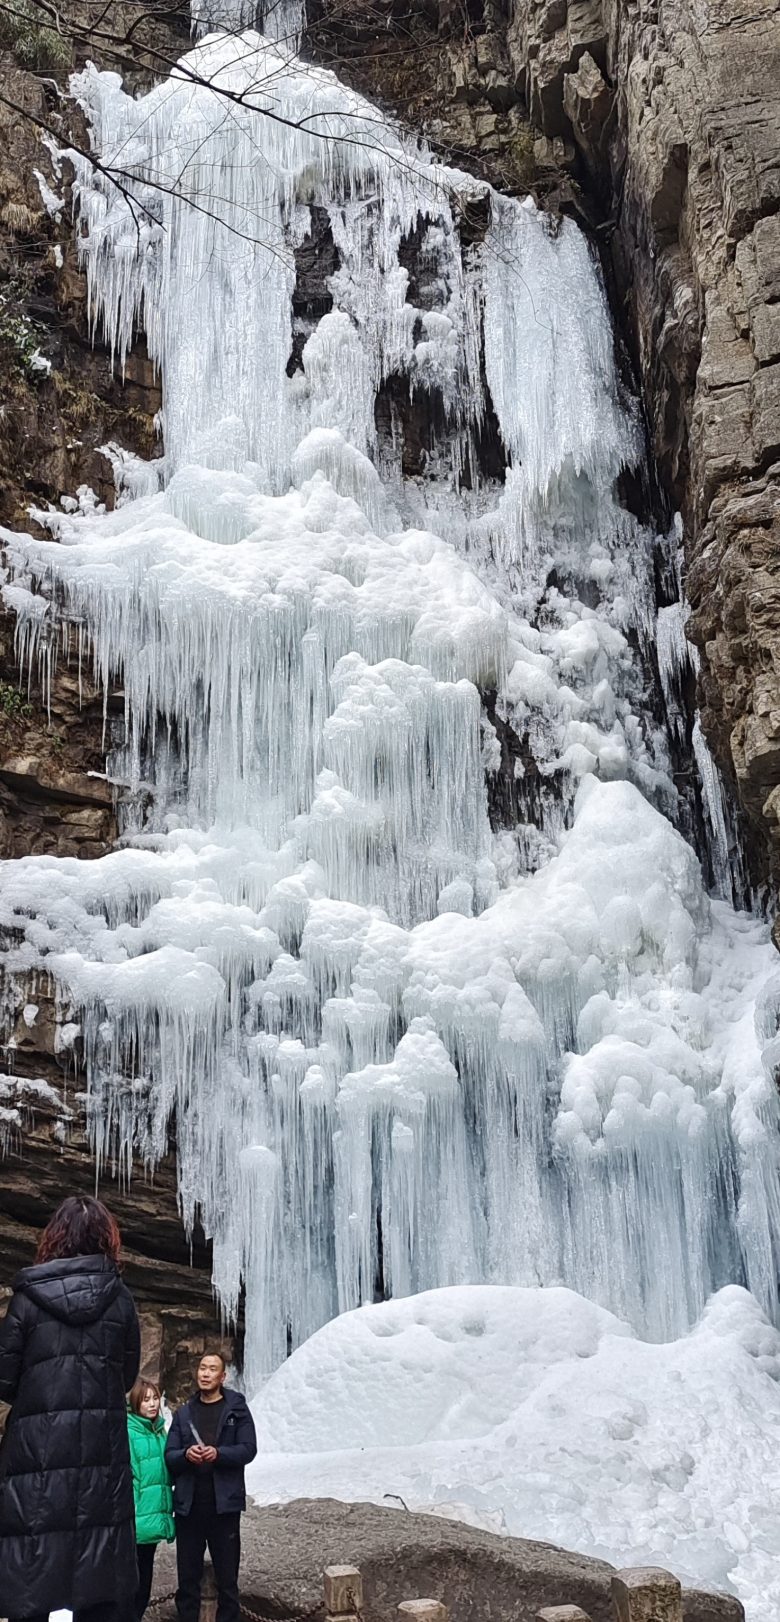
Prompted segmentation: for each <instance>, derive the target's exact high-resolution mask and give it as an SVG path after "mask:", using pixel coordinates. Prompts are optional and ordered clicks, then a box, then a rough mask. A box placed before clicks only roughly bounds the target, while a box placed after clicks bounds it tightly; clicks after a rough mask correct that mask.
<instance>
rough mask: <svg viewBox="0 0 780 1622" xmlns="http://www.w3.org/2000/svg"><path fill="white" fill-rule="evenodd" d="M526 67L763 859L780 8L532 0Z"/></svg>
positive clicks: (706, 707)
mask: <svg viewBox="0 0 780 1622" xmlns="http://www.w3.org/2000/svg"><path fill="white" fill-rule="evenodd" d="M509 48H510V55H511V58H512V62H513V65H514V68H515V71H516V73H517V75H518V79H519V82H520V83H521V85H522V87H523V91H524V94H525V97H526V100H527V104H528V106H529V109H530V112H531V114H532V116H533V117H534V118H536V119H538V121H539V122H540V124H541V126H542V128H543V130H544V132H545V134H546V136H547V137H548V139H552V140H553V141H555V140H559V141H564V142H566V141H573V143H574V145H575V148H576V151H577V154H578V166H579V174H580V178H581V181H582V184H583V186H584V187H585V188H586V189H588V190H589V192H590V195H591V198H592V201H593V204H594V206H595V208H596V209H597V210H598V211H599V212H600V216H601V219H600V221H599V229H600V232H601V234H602V237H603V238H604V239H606V241H607V243H608V245H609V254H610V259H611V265H612V270H613V274H614V282H615V286H616V288H617V290H618V294H619V301H620V308H619V310H618V314H620V315H622V317H623V319H624V320H626V319H627V326H628V330H629V332H630V334H631V337H632V340H633V347H634V353H635V359H636V364H637V369H638V375H639V378H640V381H641V385H642V392H643V397H644V403H645V408H646V413H647V420H648V423H649V428H650V437H651V444H652V449H653V452H654V455H655V459H656V464H657V468H658V472H659V476H660V480H661V484H662V487H663V489H664V490H665V492H666V493H667V495H668V497H669V499H670V501H671V502H672V504H673V505H674V506H675V507H678V508H679V509H680V510H681V512H682V514H683V517H684V520H685V535H686V555H687V566H688V575H687V593H688V597H689V600H690V602H691V605H692V608H693V614H692V617H691V620H690V622H689V626H688V634H689V636H690V637H691V639H692V641H693V642H695V644H696V645H697V646H698V648H699V651H700V654H701V676H700V683H699V695H698V697H699V705H700V708H701V713H702V723H703V728H704V732H705V736H706V737H707V739H708V741H709V743H710V746H711V748H712V750H713V753H714V754H715V757H716V759H717V761H718V763H719V765H720V767H721V769H722V770H723V772H724V774H725V775H726V777H727V778H728V779H730V780H731V782H732V784H733V785H734V786H735V788H736V792H737V795H738V798H739V800H740V802H741V804H742V806H743V808H744V810H745V812H746V814H747V819H748V827H749V830H750V834H749V842H750V845H751V847H752V848H751V850H750V852H749V855H750V857H751V866H752V870H753V873H754V874H755V875H757V876H760V875H762V874H766V873H767V872H769V873H770V874H771V876H772V878H773V879H774V881H775V884H776V881H777V874H778V855H779V854H780V843H779V842H780V827H778V815H779V814H780V789H778V784H780V704H779V703H778V700H779V698H780V687H779V685H778V683H779V678H780V669H779V667H778V650H779V648H780V644H778V633H779V632H780V572H778V571H779V569H780V565H779V564H778V556H779V543H780V496H779V495H778V471H780V470H779V469H778V455H779V454H780V215H778V209H780V10H778V7H777V5H772V4H771V3H764V4H762V3H761V0H759V3H757V4H755V5H753V6H750V7H748V6H747V5H744V4H741V3H740V0H709V3H706V4H704V5H701V6H700V5H694V4H692V3H689V0H663V3H661V4H656V3H655V0H647V3H646V0H639V3H634V0H603V5H602V4H599V0H571V3H569V4H567V0H548V3H547V4H544V5H541V6H538V5H531V4H528V3H527V0H518V3H517V5H516V8H515V16H514V20H513V22H512V23H511V25H510V28H509Z"/></svg>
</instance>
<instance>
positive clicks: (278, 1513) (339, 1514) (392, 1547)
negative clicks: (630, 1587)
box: [154, 1498, 744, 1622]
mask: <svg viewBox="0 0 780 1622" xmlns="http://www.w3.org/2000/svg"><path fill="white" fill-rule="evenodd" d="M242 1542H243V1551H244V1552H243V1560H242V1582H241V1592H242V1598H243V1599H244V1602H245V1603H246V1604H247V1605H248V1606H250V1607H256V1608H259V1609H261V1610H263V1611H266V1612H268V1613H270V1614H278V1615H279V1616H293V1615H295V1616H302V1615H304V1614H305V1613H307V1612H309V1611H311V1610H312V1608H313V1607H315V1606H317V1605H318V1604H319V1603H320V1601H321V1598H322V1573H323V1571H324V1569H325V1567H326V1566H329V1565H356V1566H358V1567H359V1568H360V1571H361V1574H362V1576H363V1585H364V1595H365V1609H364V1619H365V1622H391V1619H392V1622H397V1618H396V1607H397V1606H398V1605H399V1604H400V1602H401V1601H402V1600H406V1599H439V1600H443V1601H444V1602H445V1604H446V1605H447V1606H448V1608H449V1611H450V1617H451V1619H452V1622H478V1619H479V1622H533V1619H534V1618H535V1616H536V1612H537V1611H538V1610H540V1609H541V1608H542V1607H544V1606H549V1605H564V1604H572V1605H579V1606H581V1607H582V1609H583V1610H584V1611H586V1612H587V1613H588V1615H589V1616H590V1617H591V1618H592V1622H611V1619H612V1608H611V1596H610V1584H611V1579H612V1575H613V1571H614V1568H613V1567H612V1566H610V1565H608V1564H607V1563H606V1561H603V1560H589V1559H588V1558H587V1557H586V1556H585V1555H581V1554H571V1553H569V1552H568V1551H567V1550H566V1549H558V1548H556V1547H555V1546H554V1545H553V1544H551V1543H535V1542H530V1541H526V1540H525V1539H521V1538H504V1537H496V1536H495V1535H494V1534H492V1533H490V1532H480V1531H477V1530H475V1529H474V1528H473V1527H469V1526H465V1525H463V1524H462V1523H461V1522H459V1521H450V1520H444V1519H442V1518H441V1517H439V1516H436V1515H417V1514H411V1513H409V1511H407V1510H405V1509H401V1508H392V1509H391V1508H386V1509H385V1508H381V1507H379V1506H378V1505H375V1504H342V1503H337V1502H336V1501H335V1500H333V1499H327V1498H326V1499H318V1500H317V1499H301V1500H298V1501H297V1502H295V1503H292V1504H285V1505H280V1506H275V1507H272V1508H268V1509H257V1508H253V1509H252V1510H251V1511H250V1512H249V1513H248V1514H247V1515H246V1516H245V1517H244V1520H243V1531H242ZM174 1587H175V1557H174V1552H173V1550H172V1549H168V1548H166V1549H162V1550H160V1552H159V1553H158V1556H157V1570H156V1576H155V1589H154V1593H155V1594H156V1595H158V1596H159V1595H164V1594H168V1593H170V1592H171V1591H172V1590H173V1588H174ZM158 1614H159V1615H160V1616H161V1617H162V1618H165V1617H166V1616H167V1614H168V1613H167V1611H166V1610H161V1611H160V1612H159V1613H158ZM173 1614H174V1613H173V1610H172V1608H171V1612H170V1615H171V1616H172V1615H173ZM743 1614H744V1613H743V1610H742V1606H741V1605H740V1604H739V1601H738V1600H735V1599H732V1598H730V1597H728V1596H725V1595H717V1594H702V1593H699V1592H693V1591H686V1592H685V1595H684V1615H685V1622H742V1618H743Z"/></svg>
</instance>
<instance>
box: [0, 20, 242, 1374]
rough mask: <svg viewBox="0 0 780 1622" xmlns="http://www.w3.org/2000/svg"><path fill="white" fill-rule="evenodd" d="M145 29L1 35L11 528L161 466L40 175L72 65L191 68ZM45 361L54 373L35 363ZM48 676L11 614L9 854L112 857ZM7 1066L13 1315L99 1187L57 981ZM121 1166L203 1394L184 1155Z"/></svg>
mask: <svg viewBox="0 0 780 1622" xmlns="http://www.w3.org/2000/svg"><path fill="white" fill-rule="evenodd" d="M112 12H113V17H112V29H113V31H114V32H115V33H116V35H117V37H118V38H121V35H122V28H123V13H126V14H127V20H128V21H131V20H133V13H132V8H130V9H128V7H127V6H124V7H123V6H122V4H120V5H117V6H116V7H113V8H112ZM95 16H97V8H95ZM71 17H73V18H74V19H75V25H76V27H77V30H78V28H83V27H85V26H86V25H87V24H88V23H89V20H90V19H89V7H88V6H87V8H86V10H85V8H84V6H83V5H82V6H79V5H78V4H75V3H74V4H73V5H66V6H65V7H64V9H63V18H64V21H65V23H66V24H67V22H68V20H69V19H70V18H71ZM135 20H136V21H137V13H136V17H135ZM0 22H2V19H0ZM143 28H145V29H146V32H145V34H144V36H143V37H144V40H145V46H146V47H148V49H146V48H145V47H144V46H143V45H142V48H141V49H140V50H139V51H137V52H136V53H135V55H134V60H133V62H132V63H131V64H128V63H126V62H122V61H121V59H120V60H118V59H117V54H116V52H115V51H114V49H113V48H112V47H111V46H110V45H108V44H107V45H106V46H105V47H104V48H103V50H102V51H101V50H100V48H99V47H97V46H96V47H95V48H94V49H93V50H92V51H91V52H90V51H89V49H88V46H89V41H88V39H87V38H86V37H83V38H82V37H81V36H80V35H79V34H78V33H77V37H76V39H75V43H74V47H73V49H72V51H71V52H70V62H65V63H63V62H60V61H57V62H49V61H48V60H44V61H39V63H38V66H39V67H40V69H41V71H40V72H38V71H30V69H29V67H25V68H23V67H22V66H21V65H20V61H19V55H18V53H16V52H15V51H14V50H13V49H10V48H7V49H3V48H2V47H4V46H9V44H13V41H8V40H7V39H5V38H3V36H2V34H0V91H2V95H3V97H4V98H5V100H4V101H3V102H0V400H2V414H0V523H3V524H6V525H9V526H11V527H15V528H27V527H29V525H30V517H29V507H30V506H40V507H44V508H45V507H46V506H47V505H48V504H51V505H53V506H58V505H59V501H60V497H61V496H72V495H74V493H75V492H76V491H77V490H78V488H79V486H89V487H90V488H91V490H92V491H93V492H94V497H95V498H96V499H97V500H98V501H100V502H104V503H105V504H106V505H107V506H109V507H110V506H112V505H113V502H114V478H113V471H112V465H111V461H110V458H109V457H108V456H107V455H106V454H105V453H104V452H102V451H101V449H100V447H101V446H103V445H106V444H108V443H110V442H112V441H113V442H118V443H121V445H122V446H123V447H124V448H125V449H128V450H131V451H135V452H136V453H138V454H140V455H143V456H145V457H150V456H153V455H155V454H159V448H160V447H159V444H158V441H157V437H156V432H155V428H154V415H155V413H156V412H157V411H158V409H159V406H160V389H159V383H158V380H157V379H156V378H155V377H154V375H153V372H152V368H151V366H150V364H149V362H148V360H147V359H146V356H145V351H144V347H143V343H142V342H141V344H140V347H138V346H136V350H135V352H134V354H133V356H132V357H131V358H130V362H129V367H128V369H127V373H126V376H125V378H124V379H120V378H119V377H118V376H117V375H115V373H114V372H113V370H112V367H111V363H110V357H109V355H108V354H107V352H106V350H105V348H104V347H103V346H101V345H100V343H96V344H94V345H93V340H92V335H91V333H90V329H89V321H88V315H87V301H86V286H85V282H84V278H83V277H82V276H81V274H80V272H79V270H78V267H77V263H76V249H75V242H74V235H73V229H72V225H71V223H70V221H69V219H68V217H67V210H64V211H63V212H62V213H61V214H59V217H55V216H54V215H51V214H49V213H47V212H46V209H45V208H44V205H43V201H42V196H41V190H40V188H39V185H38V182H37V180H36V178H35V174H34V170H36V169H38V170H41V171H42V172H43V173H44V174H45V175H46V176H47V177H48V181H49V184H50V186H51V189H52V191H57V190H58V181H57V177H56V176H55V175H54V174H53V173H52V170H51V165H50V163H49V158H48V154H47V152H46V149H45V147H44V146H43V145H42V143H41V139H40V133H41V130H40V125H41V124H43V125H45V126H46V127H47V128H48V129H49V130H51V131H52V132H53V134H54V135H55V138H57V139H59V140H60V141H61V142H62V143H63V144H67V141H68V139H74V140H76V141H81V142H83V140H84V130H83V128H82V127H80V125H79V122H78V116H77V113H76V111H75V109H73V108H72V107H70V106H67V104H63V103H62V102H61V101H60V99H59V97H58V94H57V90H56V85H55V82H54V79H53V77H52V74H53V73H58V74H59V77H60V79H62V76H63V73H64V72H65V71H66V69H67V66H68V65H74V66H78V65H79V62H80V61H83V59H84V57H85V56H86V55H87V54H93V55H95V56H98V57H100V56H101V54H102V56H103V58H104V61H105V65H111V66H118V67H122V68H123V70H124V71H126V70H127V68H128V66H129V68H130V71H131V73H132V74H134V75H135V76H136V79H137V80H138V82H143V80H144V77H146V79H147V80H148V78H149V77H150V73H151V71H152V69H153V63H154V60H155V57H154V55H153V52H154V51H156V50H159V51H161V52H163V53H165V54H167V55H168V56H169V57H170V58H171V59H175V58H176V56H177V55H179V54H180V53H181V50H182V49H185V48H186V42H187V38H188V17H185V15H184V12H183V11H182V15H181V17H179V18H178V19H177V18H176V17H175V15H174V14H173V11H172V12H171V18H170V20H169V22H168V24H167V29H166V30H162V31H161V30H159V29H157V30H156V32H151V33H150V31H149V25H146V24H142V31H143ZM25 51H27V52H28V51H29V42H25ZM22 54H23V55H24V53H22ZM44 69H45V70H46V71H43V70H44ZM8 102H10V103H14V104H15V106H9V105H8V104H7V103H8ZM64 106H65V109H66V110H63V107H64ZM25 113H26V114H27V115H28V116H27V117H25V116H23V114H25ZM36 121H39V122H36ZM36 352H37V353H38V354H39V355H40V356H41V357H42V358H43V360H44V362H45V363H46V364H45V365H43V366H39V365H36V364H35V362H34V357H35V354H36ZM0 610H1V605H0ZM37 674H38V673H37V670H36V671H33V673H32V681H31V684H30V687H29V691H28V688H27V683H26V680H25V681H24V682H23V683H22V685H21V687H20V684H19V670H18V662H17V657H16V651H15V648H14V616H13V614H12V613H10V612H8V611H6V610H2V611H0V857H18V856H25V855H30V854H35V855H40V854H49V853H51V854H55V855H57V856H70V857H82V858H88V857H92V856H99V855H102V854H103V853H104V852H105V851H106V850H108V849H110V848H111V846H112V844H113V843H114V840H115V839H116V834H117V822H116V815H115V800H114V791H113V790H112V788H111V786H110V784H109V783H108V782H107V781H106V779H105V749H104V730H103V698H102V695H98V694H96V693H95V692H94V690H93V689H92V688H91V687H90V684H89V680H88V677H86V678H84V679H82V682H81V684H79V679H78V673H77V670H76V668H75V666H73V667H71V666H69V665H68V664H67V662H66V661H65V660H64V659H60V660H59V662H58V664H57V666H56V669H55V670H54V674H53V678H52V682H51V693H50V704H49V707H48V710H47V708H46V707H45V704H44V694H43V691H42V689H41V686H40V683H39V682H38V680H37ZM119 709H120V712H121V705H120V706H119ZM110 722H111V714H110V713H109V726H110ZM24 1006H26V1007H27V1010H28V1015H27V1019H25V1016H24V1012H23V1007H24ZM32 1008H36V1009H37V1013H36V1014H35V1016H34V1018H33V1017H31V1015H30V1012H29V1010H30V1009H32ZM0 1072H2V1074H0V1312H1V1311H2V1310H3V1300H4V1299H5V1298H6V1297H7V1294H8V1291H9V1289H10V1286H11V1282H12V1280H13V1277H14V1274H15V1273H16V1272H17V1271H18V1269H19V1268H20V1267H22V1266H25V1265H27V1264H28V1263H29V1262H31V1261H32V1259H33V1255H34V1252H35V1247H36V1244H37V1240H38V1237H39V1234H40V1230H41V1228H42V1227H43V1225H44V1224H45V1222H46V1221H47V1220H48V1218H49V1216H50V1215H51V1213H52V1210H53V1209H54V1207H55V1206H56V1205H57V1204H58V1203H59V1201H60V1200H61V1199H62V1198H63V1197H64V1195H66V1194H70V1193H82V1192H83V1193H94V1192H95V1189H96V1167H95V1162H94V1157H93V1154H92V1149H91V1145H90V1142H89V1138H88V1133H87V1122H86V1110H85V1098H84V1094H83V1091H82V1090H81V1089H83V1086H84V1082H83V1077H80V1075H79V1071H78V1041H77V1040H76V1042H75V1045H70V1044H69V1043H68V1042H67V1041H63V1038H62V1029H61V1019H60V1021H59V1022H58V1017H57V1013H56V1010H55V1004H54V1000H53V994H52V990H51V988H49V987H46V986H41V985H40V984H39V985H37V986H35V987H31V988H30V995H29V1001H28V1002H27V1004H26V1005H25V1004H22V1005H20V1007H19V1011H18V1018H17V1022H16V1028H15V1030H14V1032H13V1036H12V1041H11V1045H10V1048H9V1049H7V1050H6V1051H4V1052H3V1053H2V1054H0ZM9 1073H10V1076H11V1077H12V1078H13V1081H11V1079H10V1077H9ZM31 1084H32V1085H31ZM40 1084H43V1089H44V1091H43V1092H42V1091H41V1085H40ZM4 1112H10V1122H9V1120H8V1119H7V1116H6V1114H5V1113H4ZM14 1116H16V1120H14V1118H13V1117H14ZM117 1172H118V1168H116V1167H114V1166H111V1165H108V1166H104V1167H103V1168H102V1169H101V1174H100V1178H99V1183H98V1192H99V1193H100V1194H101V1195H102V1197H104V1198H105V1199H106V1200H107V1202H108V1203H109V1204H110V1205H111V1207H112V1209H113V1210H114V1211H115V1213H116V1215H117V1217H118V1219H119V1222H120V1225H121V1227H122V1230H123V1235H124V1239H125V1245H126V1255H125V1269H126V1277H127V1280H128V1283H129V1284H130V1287H131V1288H132V1290H133V1293H134V1295H135V1297H136V1300H137V1302H138V1306H139V1311H140V1314H141V1320H142V1327H143V1332H144V1368H145V1372H146V1373H148V1374H149V1376H150V1378H156V1377H158V1376H159V1375H160V1374H161V1375H162V1378H163V1380H164V1382H165V1384H166V1386H167V1388H168V1390H169V1391H170V1392H171V1393H172V1394H173V1395H174V1396H178V1395H180V1394H181V1393H182V1392H183V1391H184V1390H185V1389H186V1388H187V1387H188V1386H189V1384H190V1382H191V1369H192V1364H193V1362H194V1361H195V1359H196V1358H197V1356H198V1355H199V1353H200V1351H201V1350H202V1349H203V1346H204V1345H205V1344H207V1343H208V1344H220V1343H223V1337H222V1331H221V1325H220V1323H219V1320H218V1318H217V1316H216V1313H215V1309H214V1302H213V1297H212V1290H211V1265H210V1255H209V1250H208V1247H207V1246H206V1244H205V1242H204V1240H203V1237H202V1235H201V1236H197V1235H196V1236H195V1239H194V1242H193V1246H192V1247H190V1246H189V1245H188V1243H187V1241H186V1239H185V1236H184V1234H183V1231H182V1227H181V1222H180V1219H179V1212H178V1201H177V1193H176V1178H175V1164H174V1159H173V1156H169V1157H168V1159H167V1160H166V1161H165V1163H164V1164H163V1165H162V1166H161V1167H159V1168H158V1170H157V1172H156V1174H155V1177H154V1180H153V1181H150V1180H148V1179H147V1178H145V1176H144V1173H143V1168H141V1167H140V1166H136V1167H134V1168H133V1177H132V1181H131V1182H130V1183H128V1181H127V1175H126V1173H127V1168H122V1176H121V1178H120V1177H118V1176H117ZM231 1344H232V1343H228V1345H227V1349H228V1350H230V1349H231Z"/></svg>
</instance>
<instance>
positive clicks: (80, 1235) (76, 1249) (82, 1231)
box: [35, 1194, 122, 1264]
mask: <svg viewBox="0 0 780 1622" xmlns="http://www.w3.org/2000/svg"><path fill="white" fill-rule="evenodd" d="M121 1246H122V1240H121V1237H120V1233H119V1229H118V1227H117V1225H116V1222H115V1220H114V1218H113V1217H112V1215H111V1212H110V1211H107V1210H106V1207H105V1205H102V1204H101V1202H100V1200H93V1199H92V1197H91V1196H90V1195H89V1194H83V1195H78V1196H77V1195H73V1194H72V1195H70V1197H69V1198H68V1199H67V1200H63V1202H62V1204H61V1205H60V1206H58V1208H57V1210H56V1211H55V1213H54V1216H53V1217H52V1218H51V1221H50V1222H49V1223H48V1224H47V1226H46V1227H45V1228H44V1230H43V1233H42V1234H41V1240H40V1244H39V1245H38V1250H37V1254H36V1257H35V1260H36V1262H54V1261H61V1260H66V1259H67V1258H68V1257H71V1256H107V1257H108V1259H109V1261H112V1262H116V1263H117V1264H118V1263H119V1252H120V1249H121Z"/></svg>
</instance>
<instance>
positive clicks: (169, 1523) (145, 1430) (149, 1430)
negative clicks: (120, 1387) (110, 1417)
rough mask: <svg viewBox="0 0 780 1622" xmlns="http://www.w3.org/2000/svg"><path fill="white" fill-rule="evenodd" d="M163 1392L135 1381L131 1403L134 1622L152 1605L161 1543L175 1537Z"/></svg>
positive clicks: (128, 1421)
mask: <svg viewBox="0 0 780 1622" xmlns="http://www.w3.org/2000/svg"><path fill="white" fill-rule="evenodd" d="M161 1400H162V1399H161V1397H160V1391H159V1388H158V1387H157V1386H156V1385H153V1384H152V1381H151V1380H136V1382H135V1385H134V1386H133V1389H132V1391H131V1392H130V1396H129V1398H128V1401H129V1404H130V1406H129V1410H128V1415H127V1430H128V1436H129V1440H130V1463H131V1465H132V1470H133V1492H134V1494H135V1541H136V1553H137V1557H138V1588H137V1590H136V1595H135V1604H134V1608H133V1617H134V1622H141V1618H142V1616H143V1614H144V1611H145V1610H146V1607H147V1605H148V1604H149V1596H150V1594H151V1592H152V1576H153V1573H154V1556H155V1553H156V1551H157V1545H158V1543H172V1542H173V1537H174V1524H173V1495H172V1492H171V1478H170V1476H169V1475H168V1467H167V1465H166V1463H165V1423H164V1420H163V1418H162V1415H161V1413H160V1403H161Z"/></svg>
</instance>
